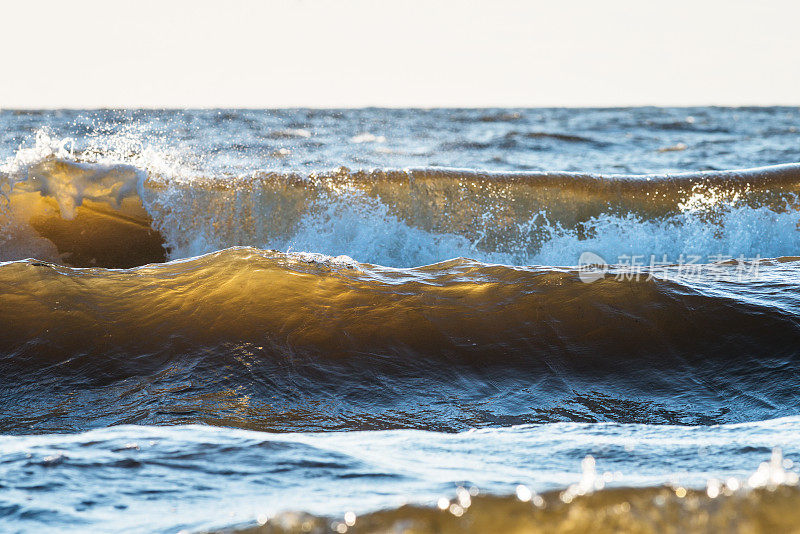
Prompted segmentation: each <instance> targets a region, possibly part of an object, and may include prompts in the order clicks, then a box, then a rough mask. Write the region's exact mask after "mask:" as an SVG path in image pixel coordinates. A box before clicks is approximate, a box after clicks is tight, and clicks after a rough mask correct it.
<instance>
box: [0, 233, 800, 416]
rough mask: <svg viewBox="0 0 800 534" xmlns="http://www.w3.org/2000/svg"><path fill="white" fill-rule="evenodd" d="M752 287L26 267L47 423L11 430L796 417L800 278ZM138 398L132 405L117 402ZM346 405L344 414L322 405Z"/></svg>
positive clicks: (428, 270)
mask: <svg viewBox="0 0 800 534" xmlns="http://www.w3.org/2000/svg"><path fill="white" fill-rule="evenodd" d="M740 267H741V265H740V264H739V263H737V262H729V263H722V264H719V265H717V266H716V268H715V270H714V271H710V272H699V273H695V274H693V276H692V277H689V278H681V277H680V276H677V272H674V274H676V276H675V277H674V278H673V277H671V276H665V273H652V274H654V275H655V276H653V277H651V276H642V277H637V278H635V279H634V278H631V277H630V273H629V272H628V271H626V270H624V269H621V268H610V269H609V271H608V272H606V273H605V277H603V278H601V279H598V280H596V281H594V282H592V283H586V281H585V280H584V279H582V277H581V274H582V272H581V271H578V270H576V269H566V268H553V267H527V268H522V267H506V266H502V265H492V264H482V263H479V262H475V261H472V260H463V259H459V260H451V261H449V262H445V263H440V264H434V265H430V266H425V267H419V268H413V269H394V268H388V267H381V266H371V265H367V264H360V263H357V262H355V261H353V260H352V259H350V258H347V257H340V258H331V257H327V256H322V255H313V254H285V253H279V252H271V251H262V250H258V249H252V248H235V249H228V250H225V251H221V252H216V253H212V254H209V255H205V256H201V257H198V258H192V259H186V260H179V261H172V262H169V263H164V264H153V265H149V266H144V267H139V268H135V269H128V270H108V269H99V268H93V269H77V268H70V267H66V266H62V265H58V264H52V263H45V262H40V261H34V260H27V261H18V262H8V263H5V264H0V354H2V357H0V365H2V370H3V373H4V376H5V377H6V380H5V381H4V385H3V388H4V391H5V392H6V394H7V395H9V396H10V397H14V398H17V399H18V402H19V403H21V404H27V405H28V406H29V409H27V410H25V411H23V412H21V413H17V414H16V415H13V416H10V417H8V418H4V419H3V420H2V421H1V422H2V425H3V426H4V428H5V429H6V430H13V429H15V428H21V427H22V426H25V425H28V424H30V421H31V417H33V416H32V414H33V413H40V412H48V413H49V412H51V411H52V410H56V411H58V410H61V409H63V406H64V404H63V403H64V402H65V398H64V392H66V391H70V392H71V393H70V399H71V400H69V403H70V404H74V403H75V402H77V405H74V406H73V408H71V410H70V412H71V415H70V418H71V420H73V421H75V422H80V424H89V423H90V422H91V421H96V422H99V421H101V420H107V419H108V418H118V417H119V418H121V419H120V420H121V421H128V422H131V421H138V422H141V421H145V422H152V421H162V422H166V421H173V422H174V421H184V422H186V421H210V420H215V421H217V422H223V421H224V424H227V425H233V426H240V425H245V426H250V427H253V428H261V429H278V430H280V429H291V428H297V427H299V428H397V427H410V428H436V429H441V430H454V429H460V428H464V426H465V425H466V426H482V425H485V424H493V423H499V422H505V423H506V424H518V423H525V422H537V421H540V422H541V421H558V420H612V421H613V420H616V421H640V422H678V423H698V422H703V421H704V422H720V421H741V420H751V419H753V418H758V417H765V416H776V415H782V414H787V413H789V412H790V411H791V409H792V407H793V406H794V405H795V404H794V403H795V396H794V393H793V392H794V385H793V384H794V378H793V377H794V376H795V373H796V372H797V371H798V353H797V350H796V344H795V343H794V341H795V340H796V339H797V338H798V335H800V331H799V330H798V324H800V296H799V295H800V285H799V284H800V279H799V277H798V273H799V272H800V266H798V262H797V259H796V258H786V259H781V260H775V261H770V262H764V263H763V264H762V265H760V266H759V276H758V278H757V279H756V280H751V279H749V278H740V277H739V272H738V270H739V269H740ZM678 268H679V266H675V267H674V269H678ZM670 272H672V271H667V272H666V274H667V275H668V274H669V273H670ZM131 381H132V382H131ZM143 382H146V383H148V384H150V386H148V387H147V389H146V392H147V394H143V393H142V392H138V388H139V387H140V385H141V384H142V383H143ZM33 383H35V384H37V388H36V389H35V391H36V392H37V393H36V396H35V397H31V394H32V391H33V390H31V389H30V386H31V384H33ZM47 384H52V386H53V388H55V389H54V390H53V391H52V392H49V393H48V394H47V395H41V392H42V391H44V390H45V389H49V388H50V386H48V385H47ZM124 384H128V385H126V386H124V387H125V388H128V387H131V388H133V390H132V395H133V396H132V397H131V402H130V404H128V403H125V404H124V406H123V407H122V408H120V405H119V404H118V403H111V404H109V403H108V402H105V401H103V400H102V397H103V395H104V393H103V392H104V391H108V389H107V388H112V389H114V388H117V387H121V385H124ZM198 384H203V386H202V387H200V388H199V389H198V387H199V386H198ZM378 385H380V387H379V388H378V389H380V391H382V392H383V393H381V394H376V393H375V392H376V387H378ZM65 388H66V389H65ZM76 391H81V392H82V393H81V394H80V395H81V396H82V397H75V396H74V395H76ZM200 391H203V392H204V393H203V395H201V396H198V395H200ZM98 395H99V396H100V397H98V398H97V399H96V400H95V401H92V402H91V403H88V404H87V403H86V400H87V399H88V398H95V397H97V396H98ZM208 395H211V396H210V397H209V396H208ZM331 395H333V397H331ZM326 398H327V399H329V400H331V401H332V399H336V401H335V405H334V406H331V405H328V404H327V402H324V401H323V402H321V404H319V405H317V404H316V403H317V402H320V401H321V400H322V399H326ZM45 399H47V400H45ZM81 399H82V400H81ZM431 403H438V404H441V405H443V406H444V405H447V406H450V407H451V408H450V409H448V410H442V411H431V409H430V405H431ZM101 404H102V406H103V408H102V409H100V408H98V407H99V406H100V405H101ZM137 414H138V415H137ZM131 417H132V418H133V419H132V420H131V419H128V418H131ZM34 419H35V420H36V421H39V423H36V424H44V423H42V422H46V421H47V420H48V419H47V418H39V417H34ZM58 424H64V422H63V421H60V422H59V423H58Z"/></svg>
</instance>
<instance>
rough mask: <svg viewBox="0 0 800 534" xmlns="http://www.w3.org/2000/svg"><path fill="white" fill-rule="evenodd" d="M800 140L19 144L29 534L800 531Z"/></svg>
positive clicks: (107, 117) (745, 114)
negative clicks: (44, 532)
mask: <svg viewBox="0 0 800 534" xmlns="http://www.w3.org/2000/svg"><path fill="white" fill-rule="evenodd" d="M798 128H800V110H798V109H797V108H748V109H744V108H739V109H722V108H693V109H659V108H641V109H611V110H580V109H576V110H567V109H542V110H539V109H531V110H525V109H521V110H377V109H376V110H360V111H335V110H334V111H322V110H289V111H231V110H223V111H216V110H213V111H212V110H209V111H131V112H112V111H103V112H79V111H74V112H66V111H64V112H58V111H49V112H11V111H3V112H0V156H2V159H3V161H4V163H3V164H2V166H0V192H2V196H0V376H2V381H0V394H1V395H2V401H0V430H2V432H3V433H4V434H5V436H2V437H0V472H2V473H3V474H2V477H0V516H2V519H1V520H2V526H3V530H9V531H39V530H41V529H43V528H44V529H52V530H66V531H83V530H86V529H92V530H96V531H118V530H125V531H145V532H150V531H163V532H174V531H178V530H181V529H188V530H189V531H207V530H215V529H239V528H248V527H249V526H253V525H255V526H258V524H259V523H263V525H262V526H260V527H258V528H261V529H263V530H265V531H268V532H283V531H287V530H288V531H302V530H305V531H309V530H312V531H320V532H324V531H329V530H331V529H332V530H334V531H343V530H345V529H349V530H350V531H353V530H355V531H365V532H373V531H386V530H399V531H403V529H411V530H412V531H415V532H428V531H439V532H448V531H464V530H471V531H474V532H485V531H487V530H491V529H493V530H498V531H510V530H518V531H531V532H537V531H565V532H566V531H580V530H587V529H589V528H593V529H605V530H606V531H609V532H610V531H617V530H629V531H642V532H647V531H668V530H670V529H673V530H675V531H719V530H737V529H738V530H741V531H756V532H759V531H763V532H770V531H786V530H792V529H794V528H796V527H795V525H797V524H800V523H798V520H800V518H799V517H797V514H796V508H797V504H798V502H800V498H798V496H797V489H796V487H795V485H796V479H797V476H796V474H795V473H796V471H797V470H796V467H795V464H794V462H795V461H798V460H799V459H800V456H799V455H800V433H798V423H797V417H798V416H799V415H800V413H798V394H797V390H798V385H800V384H798V378H797V373H798V370H800V352H798V349H797V346H798V341H800V246H799V245H800V231H799V230H798V210H800V203H799V202H800V200H799V199H798V192H800V164H797V163H794V162H796V161H798V160H800V157H798V156H800V144H799V142H800V131H799V130H798ZM779 451H780V452H779ZM588 456H591V457H592V459H587V457H588ZM765 462H766V463H765ZM406 503H407V506H403V505H404V504H406ZM440 508H443V509H440ZM289 512H297V513H289ZM305 514H311V515H305ZM345 514H346V515H345ZM354 518H355V519H354ZM354 520H355V523H354ZM598 525H599V526H598ZM293 529H294V530H293ZM570 529H572V530H570ZM748 529H749V530H748Z"/></svg>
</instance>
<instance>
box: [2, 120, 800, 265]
mask: <svg viewBox="0 0 800 534" xmlns="http://www.w3.org/2000/svg"><path fill="white" fill-rule="evenodd" d="M68 148H69V145H68V143H64V142H59V141H55V140H53V139H52V138H50V137H47V136H46V135H45V134H40V135H39V137H38V138H37V144H36V146H35V147H32V148H28V149H21V150H20V151H18V153H17V154H16V155H15V157H13V158H11V159H10V160H9V161H7V162H6V164H5V165H4V166H3V167H2V171H1V172H0V184H2V185H0V191H2V195H3V197H2V198H0V201H2V202H4V204H5V206H4V209H3V211H2V212H0V260H14V259H23V258H28V257H35V258H38V259H42V260H47V261H56V262H61V263H66V264H69V265H73V266H103V267H123V268H124V267H133V266H136V265H142V264H146V263H152V262H161V261H165V260H167V259H178V258H186V257H192V256H196V255H199V254H204V253H208V252H213V251H216V250H220V249H224V248H228V247H231V246H254V247H258V248H262V249H277V250H281V251H290V250H295V251H306V252H317V253H323V254H327V255H330V256H338V255H343V254H344V255H348V256H350V257H353V258H355V259H357V260H358V261H361V262H365V263H372V264H379V265H386V266H393V267H410V266H415V265H425V264H430V263H435V262H440V261H445V260H448V259H452V258H457V257H469V258H473V259H476V260H479V261H483V262H490V263H500V264H506V265H531V264H539V265H576V264H577V263H578V258H579V257H580V255H581V253H583V252H585V251H587V250H588V251H592V252H594V253H596V254H599V255H600V256H601V257H603V258H605V259H606V261H607V262H608V263H616V262H617V260H618V259H619V258H620V257H623V256H626V255H627V256H630V255H639V256H643V257H649V256H651V255H655V256H658V257H659V258H663V257H665V256H666V257H667V258H668V259H669V260H671V261H674V262H677V261H678V260H679V258H680V257H681V256H682V255H683V256H687V255H696V256H702V257H703V258H704V259H706V260H707V258H709V257H712V256H713V257H715V258H720V257H740V256H742V257H747V258H752V257H756V256H760V257H779V256H791V255H795V254H797V252H798V250H800V246H799V245H800V231H798V226H797V225H798V208H799V207H800V204H798V196H797V194H798V191H800V165H797V164H789V165H779V166H773V167H764V168H759V169H750V170H743V171H715V172H706V173H694V174H692V173H689V174H676V175H646V176H617V175H611V176H600V175H589V174H574V173H558V172H553V173H541V174H535V173H490V172H479V171H473V170H459V169H439V168H427V169H406V170H392V169H383V170H370V171H350V170H348V169H344V168H342V169H339V170H336V171H330V172H320V173H309V174H296V173H279V172H269V171H264V172H255V173H251V174H247V175H226V174H225V173H218V174H211V175H207V174H204V173H203V172H202V171H199V170H197V169H193V170H189V169H188V168H184V167H180V166H178V165H173V166H169V165H164V164H163V162H160V163H161V164H153V163H152V161H151V160H148V159H147V158H143V157H141V154H138V155H133V156H131V155H123V156H120V155H119V154H111V153H107V154H103V153H100V154H98V153H96V152H88V151H87V152H85V153H78V154H74V153H72V152H70V151H69V149H68Z"/></svg>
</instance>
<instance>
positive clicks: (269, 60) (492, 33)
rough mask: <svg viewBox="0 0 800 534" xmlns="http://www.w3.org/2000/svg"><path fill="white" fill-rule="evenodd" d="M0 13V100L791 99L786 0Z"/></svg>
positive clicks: (797, 27) (560, 0) (343, 3)
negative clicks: (0, 69) (0, 75)
mask: <svg viewBox="0 0 800 534" xmlns="http://www.w3.org/2000/svg"><path fill="white" fill-rule="evenodd" d="M11 5H13V7H11ZM0 19H2V21H3V24H2V29H0V61H1V62H2V67H0V68H2V71H0V72H2V73H3V74H2V77H0V107H34V108H37V107H287V106H292V107H293V106H310V107H334V106H343V107H360V106H421V107H431V106H609V105H647V104H655V105H691V104H702V105H704V104H720V105H769V104H791V105H797V104H800V2H798V1H797V0H785V1H784V0H775V1H769V0H762V1H755V0H752V1H751V0H708V1H704V0H690V1H687V0H669V1H668V2H655V1H645V0H635V1H634V0H631V1H627V0H606V1H594V0H592V1H582V0H581V1H573V2H570V1H566V0H550V1H547V2H535V1H519V2H516V1H503V0H500V1H498V0H485V1H483V2H467V1H464V0H461V1H455V0H454V1H450V0H442V1H436V0H426V1H425V0H420V1H402V0H392V1H377V0H373V1H368V0H275V1H272V2H270V1H250V2H246V1H242V0H225V1H206V0H192V1H188V0H187V1H184V0H140V1H137V2H122V1H118V2H110V1H106V0H70V1H58V2H56V1H42V0H17V1H15V2H13V3H12V2H4V3H2V4H0Z"/></svg>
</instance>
